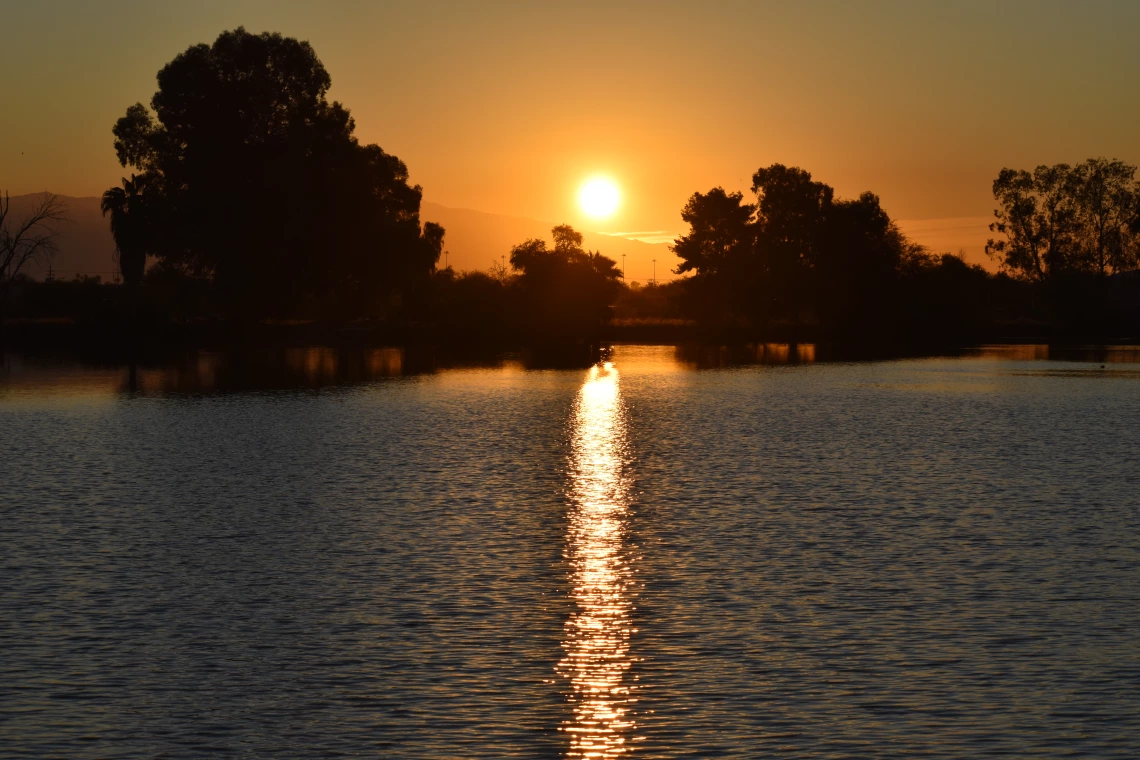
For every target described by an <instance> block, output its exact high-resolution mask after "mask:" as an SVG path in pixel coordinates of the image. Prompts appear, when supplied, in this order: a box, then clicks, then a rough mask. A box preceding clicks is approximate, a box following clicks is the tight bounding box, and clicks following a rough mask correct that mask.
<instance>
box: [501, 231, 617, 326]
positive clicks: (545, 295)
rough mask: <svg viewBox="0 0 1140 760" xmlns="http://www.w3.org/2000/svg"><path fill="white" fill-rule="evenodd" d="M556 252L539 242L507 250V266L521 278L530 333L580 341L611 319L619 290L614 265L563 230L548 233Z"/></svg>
mask: <svg viewBox="0 0 1140 760" xmlns="http://www.w3.org/2000/svg"><path fill="white" fill-rule="evenodd" d="M551 235H552V237H553V238H554V248H553V249H551V248H549V247H548V246H547V245H546V241H544V240H539V239H532V240H527V241H526V242H524V243H521V244H519V245H516V246H515V247H514V248H512V249H511V257H510V262H511V266H512V267H513V268H514V269H516V270H518V271H519V272H520V275H519V278H518V282H517V286H518V288H519V289H520V290H521V293H522V302H523V303H522V305H523V308H524V313H525V314H526V315H527V316H528V318H529V319H530V320H531V324H530V325H529V327H530V328H531V329H532V330H534V331H535V332H537V333H539V334H542V335H582V334H585V333H587V332H589V331H590V330H594V329H596V328H598V327H599V326H600V325H601V324H602V323H603V322H604V321H605V320H607V319H608V318H609V316H610V305H611V304H612V303H613V301H614V299H615V298H616V297H617V294H618V291H619V290H620V289H621V285H620V278H621V270H619V269H618V267H617V262H615V261H614V260H613V259H611V258H608V257H606V256H603V255H602V254H600V253H598V252H596V251H586V250H584V249H583V248H582V235H581V233H579V232H577V231H575V230H574V228H573V227H571V226H569V225H566V224H562V225H559V226H557V227H555V228H554V229H552V230H551Z"/></svg>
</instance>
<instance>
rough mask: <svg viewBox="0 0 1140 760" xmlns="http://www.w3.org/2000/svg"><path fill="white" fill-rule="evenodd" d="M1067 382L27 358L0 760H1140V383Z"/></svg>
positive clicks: (695, 363) (1100, 360) (16, 430)
mask: <svg viewBox="0 0 1140 760" xmlns="http://www.w3.org/2000/svg"><path fill="white" fill-rule="evenodd" d="M1047 356H1048V352H1047V351H1046V350H1045V349H1043V348H1033V347H1027V348H1022V349H1003V350H1000V351H980V352H976V354H974V355H969V356H965V357H961V358H952V359H922V360H907V361H897V362H875V363H859V364H823V363H819V364H799V365H795V364H789V365H785V366H770V365H767V366H766V365H751V366H731V365H732V362H731V361H724V357H725V353H724V352H719V353H718V352H712V353H711V354H710V353H709V352H707V351H706V352H687V351H680V350H675V349H673V348H651V347H646V348H643V347H621V346H619V347H617V348H616V349H615V350H614V351H613V352H612V354H611V355H610V356H609V357H608V358H609V361H610V362H611V364H608V365H601V366H596V367H594V368H592V369H573V370H528V369H525V368H524V366H523V365H521V364H519V363H516V362H511V361H506V362H502V363H498V364H496V365H494V366H490V367H482V368H468V369H462V368H459V369H451V370H437V371H435V372H429V373H427V374H420V375H414V376H407V377H397V376H398V375H400V374H402V373H404V372H405V370H406V362H407V358H406V357H405V356H404V355H403V353H402V352H399V351H394V350H387V351H380V352H372V353H369V354H367V355H363V356H354V357H352V358H351V359H350V360H349V359H345V358H344V357H341V356H339V355H338V354H337V353H336V352H330V351H321V350H314V351H308V352H299V353H295V354H293V355H291V358H290V357H286V358H284V359H282V360H281V361H282V363H281V364H280V367H279V370H280V372H281V373H284V374H283V375H282V377H283V378H284V380H282V382H280V383H278V385H280V386H283V388H282V389H278V390H273V391H263V392H256V391H254V390H243V391H241V392H221V391H224V390H226V389H227V387H231V386H232V384H231V386H227V385H226V383H224V382H222V380H224V378H226V377H247V378H248V377H250V375H249V373H244V374H243V373H240V372H238V373H236V374H233V372H232V368H231V369H226V367H227V366H229V365H227V364H225V363H224V362H222V361H221V360H220V359H219V358H218V357H214V356H212V355H208V354H202V355H199V356H197V357H196V358H194V360H193V361H191V362H189V363H187V362H183V363H182V364H180V365H179V366H178V367H174V368H169V367H168V368H162V367H159V368H152V369H144V370H139V371H137V372H136V373H134V377H133V378H132V377H130V376H129V375H128V371H127V370H125V369H123V368H117V367H108V368H102V369H98V368H95V369H92V368H84V367H80V366H78V365H70V364H52V363H45V362H38V363H37V362H30V361H25V360H20V359H16V358H11V357H9V358H8V359H5V365H4V366H5V369H4V374H3V375H0V486H2V490H0V505H2V509H0V573H2V576H0V755H2V756H4V757H68V758H97V757H98V758H157V757H162V758H189V757H250V758H261V757H283V758H303V757H408V758H505V757H520V758H540V757H559V756H570V757H587V756H590V757H609V756H615V755H620V754H622V753H629V754H631V755H632V756H634V757H638V756H642V757H740V758H756V757H789V758H797V757H805V758H806V757H811V758H846V757H850V758H868V757H889V756H899V757H902V756H906V757H937V758H966V757H973V758H976V757H994V756H1016V757H1119V758H1135V757H1137V756H1140V462H1138V461H1137V460H1138V455H1140V363H1137V362H1140V355H1138V354H1137V353H1136V352H1135V351H1133V352H1128V351H1124V352H1114V353H1110V354H1106V355H1096V356H1093V357H1091V358H1094V359H1095V360H1096V361H1095V362H1093V363H1089V362H1070V361H1048V360H1045V359H1046V357H1047ZM752 358H753V359H756V358H761V359H765V360H769V361H775V362H780V361H787V360H789V359H790V360H793V361H794V360H796V359H797V358H798V359H799V360H800V361H801V362H810V361H811V359H812V358H813V354H812V352H811V351H810V349H809V347H800V349H799V350H798V351H797V350H796V348H795V347H791V349H789V348H788V347H779V346H775V347H768V348H760V349H757V350H755V351H754V352H753V356H752ZM718 364H727V365H730V366H725V367H720V368H715V365H718ZM1102 364H1103V367H1102ZM346 366H348V367H349V368H348V369H345V367H346ZM708 367H713V368H708ZM227 373H230V374H227ZM290 373H292V374H290ZM346 373H347V374H346ZM385 375H388V376H391V377H387V378H385V377H383V376H385ZM370 377H371V378H378V379H372V380H369V379H368V378H370ZM219 378H221V379H219ZM290 378H291V379H290ZM346 378H347V379H346ZM350 381H351V382H350ZM248 385H249V383H247V384H245V386H243V387H246V386H248ZM253 385H256V383H254V384H253ZM290 385H292V386H294V388H293V389H292V390H289V389H287V387H288V386H290ZM300 386H306V387H300ZM132 387H133V388H134V389H135V390H134V391H131V390H129V389H130V388H132ZM265 387H269V386H268V385H267V386H265Z"/></svg>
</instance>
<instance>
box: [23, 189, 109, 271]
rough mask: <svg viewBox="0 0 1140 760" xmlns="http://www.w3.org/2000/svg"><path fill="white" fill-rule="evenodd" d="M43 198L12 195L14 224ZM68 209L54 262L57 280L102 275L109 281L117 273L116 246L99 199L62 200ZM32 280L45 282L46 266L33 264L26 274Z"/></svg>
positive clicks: (68, 198)
mask: <svg viewBox="0 0 1140 760" xmlns="http://www.w3.org/2000/svg"><path fill="white" fill-rule="evenodd" d="M42 197H43V195H42V194H41V193H35V194H32V195H13V196H12V207H11V214H12V218H13V219H14V220H19V219H20V218H21V217H24V216H26V215H27V214H29V213H30V212H31V210H32V209H33V208H34V207H35V206H36V204H38V203H39V201H40V199H41V198H42ZM59 198H60V200H61V201H63V203H64V206H65V208H66V209H67V221H65V222H63V223H61V224H60V225H59V227H58V231H59V237H58V238H57V239H56V243H57V245H58V246H59V253H57V254H56V255H55V257H54V258H53V259H52V261H51V269H52V272H53V273H54V274H55V276H56V277H57V278H61V279H67V280H70V279H72V278H73V277H75V276H76V275H77V274H86V275H95V274H97V275H100V276H101V277H102V278H103V279H104V280H110V279H112V278H113V277H114V275H115V273H116V272H117V271H118V264H117V263H116V262H115V242H114V240H112V239H111V228H110V226H109V223H108V222H107V219H106V218H104V217H103V214H102V212H100V211H99V199H98V198H72V197H69V196H66V195H61V196H59ZM24 271H25V272H26V273H27V274H28V275H29V276H31V277H34V278H36V279H37V280H42V279H43V278H44V276H45V275H47V273H48V266H47V264H44V265H38V264H34V263H33V264H31V265H29V267H28V268H27V269H25V270H24Z"/></svg>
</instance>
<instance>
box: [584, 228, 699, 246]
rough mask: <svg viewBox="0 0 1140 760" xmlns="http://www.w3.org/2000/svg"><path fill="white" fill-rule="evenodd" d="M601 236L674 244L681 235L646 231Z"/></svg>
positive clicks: (607, 233) (666, 231) (602, 233)
mask: <svg viewBox="0 0 1140 760" xmlns="http://www.w3.org/2000/svg"><path fill="white" fill-rule="evenodd" d="M598 234H600V235H606V236H608V237H619V238H625V239H626V240H638V241H640V242H642V243H654V244H656V243H672V242H673V241H674V240H676V239H677V238H678V237H680V235H678V234H677V233H676V232H669V230H646V231H644V232H600V233H598Z"/></svg>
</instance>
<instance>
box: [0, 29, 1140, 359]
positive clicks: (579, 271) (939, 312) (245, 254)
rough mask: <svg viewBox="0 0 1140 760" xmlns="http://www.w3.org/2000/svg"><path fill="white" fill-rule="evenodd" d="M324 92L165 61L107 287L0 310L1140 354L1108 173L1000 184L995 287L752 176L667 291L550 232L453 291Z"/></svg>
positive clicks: (508, 335) (479, 332)
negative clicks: (1027, 342)
mask: <svg viewBox="0 0 1140 760" xmlns="http://www.w3.org/2000/svg"><path fill="white" fill-rule="evenodd" d="M330 84H331V79H330V77H329V75H328V73H327V72H326V71H325V69H324V67H323V65H322V64H321V62H320V60H319V59H318V58H317V56H316V53H315V52H314V51H313V49H312V48H311V47H310V46H309V45H308V43H306V42H300V41H298V40H295V39H291V38H286V37H282V36H281V35H277V34H259V35H254V34H250V33H248V32H246V31H245V30H244V29H241V28H239V29H236V30H234V31H231V32H225V33H223V34H222V35H220V36H219V37H218V38H217V40H216V41H215V42H214V43H213V44H212V45H204V44H203V45H195V46H193V47H191V48H189V49H187V50H186V51H185V52H184V53H182V54H181V55H179V56H177V57H176V58H175V59H174V60H173V61H171V62H170V63H169V64H167V65H166V66H165V67H163V69H162V70H161V71H160V72H159V73H158V91H157V92H156V93H155V95H154V97H153V98H152V100H151V103H150V107H149V108H148V107H147V106H144V105H142V104H135V105H133V106H131V107H129V108H128V109H127V110H126V114H125V115H124V116H123V117H122V118H120V119H119V120H118V121H117V122H116V124H115V125H114V128H113V130H112V131H113V134H114V149H115V151H116V154H117V155H118V158H119V160H120V162H121V163H122V165H123V166H124V167H128V168H130V169H131V170H132V174H131V176H130V177H129V178H124V179H123V181H122V184H121V185H119V186H116V187H113V188H111V189H109V190H108V191H107V192H106V193H105V194H104V195H103V199H102V207H103V210H104V213H105V214H106V215H107V216H108V218H109V224H110V227H111V230H112V233H113V235H114V238H115V241H116V245H117V249H118V253H117V255H118V263H119V268H120V271H121V273H122V278H123V282H124V285H123V286H122V287H118V286H110V285H104V284H99V283H94V282H83V283H42V284H36V283H32V282H31V281H28V280H27V279H26V278H23V279H21V278H20V276H19V266H14V265H13V266H8V265H5V266H2V267H0V309H3V308H4V306H3V304H4V301H5V299H7V300H8V301H9V302H10V303H9V304H8V306H9V307H10V308H8V309H7V311H8V313H9V314H10V315H12V316H17V317H31V318H35V317H45V316H46V317H58V316H66V317H69V318H72V319H77V320H80V319H87V320H96V321H98V320H104V321H108V320H110V321H114V320H113V319H112V318H111V317H110V316H108V315H114V314H118V315H119V317H118V320H119V321H120V322H125V323H128V324H133V325H134V326H135V327H136V328H137V327H138V326H140V325H160V324H164V323H165V324H176V323H191V322H198V323H201V322H203V321H205V322H208V323H210V324H218V325H233V324H250V323H263V322H266V321H272V322H277V323H281V322H289V321H294V322H296V321H306V322H311V321H314V320H315V321H319V322H322V323H324V324H334V325H357V326H359V325H369V324H370V325H382V326H386V329H388V328H392V329H406V330H408V331H411V332H415V333H416V334H421V335H426V336H429V337H433V338H446V339H451V340H454V341H457V342H464V341H468V342H473V343H474V342H486V341H492V342H495V341H498V342H503V341H515V340H530V339H554V340H583V339H585V340H592V339H599V338H601V337H603V336H609V337H622V334H623V333H622V332H621V330H623V329H626V328H629V327H630V326H631V325H632V326H636V325H638V324H641V325H646V324H657V325H674V326H677V325H682V324H684V325H689V326H693V325H696V326H699V327H700V328H701V329H703V330H706V332H707V333H709V334H713V335H716V334H718V332H717V331H720V333H719V334H724V335H732V336H740V337H747V338H757V339H763V338H765V337H766V336H770V335H773V334H775V333H779V334H781V335H784V336H787V335H789V334H791V335H803V336H804V337H810V338H811V339H820V338H822V339H827V338H834V339H835V340H839V341H854V340H859V339H874V340H880V339H882V338H884V337H885V338H897V339H899V340H907V341H923V340H964V339H970V338H971V337H977V336H989V337H993V336H996V335H999V334H1006V335H1018V334H1026V332H1027V331H1029V332H1031V333H1033V332H1035V333H1036V334H1037V335H1038V336H1039V337H1047V336H1049V335H1052V334H1059V333H1066V332H1067V333H1070V334H1076V333H1083V334H1087V335H1090V336H1091V335H1099V336H1107V335H1110V334H1113V335H1124V334H1132V335H1137V334H1140V274H1138V272H1137V264H1138V253H1140V189H1138V187H1137V183H1136V180H1135V172H1136V168H1135V167H1133V166H1129V165H1127V164H1124V163H1122V162H1120V161H1108V160H1105V159H1092V160H1089V161H1086V162H1085V163H1083V164H1080V165H1078V166H1073V167H1071V166H1068V165H1065V164H1058V165H1056V166H1051V167H1046V166H1042V167H1038V168H1037V169H1036V170H1034V171H1032V172H1029V171H1015V170H1011V169H1004V170H1002V172H1001V173H1000V174H999V176H998V178H997V179H996V180H995V182H994V184H993V192H994V197H995V199H996V201H997V205H998V208H997V210H996V211H995V222H994V224H993V225H992V227H991V229H992V230H993V231H994V232H995V239H994V240H991V241H990V243H989V245H988V246H987V252H988V253H989V255H990V256H991V257H993V258H994V259H995V260H996V261H997V262H998V263H999V265H1000V268H1001V271H1000V272H999V273H998V274H996V275H993V274H990V273H989V272H987V271H986V270H984V269H983V268H981V267H979V266H971V265H968V264H967V263H965V262H964V261H963V260H962V259H961V258H959V257H957V256H954V255H950V254H947V253H933V252H931V251H928V250H927V249H925V248H923V247H922V246H920V245H918V244H916V243H915V242H913V241H911V240H909V239H908V238H907V237H906V236H905V235H904V234H903V233H902V232H901V230H900V229H899V228H898V226H897V225H896V224H895V223H894V222H893V221H892V220H891V218H890V217H889V215H888V214H887V213H886V211H885V210H884V209H883V208H882V206H881V204H880V201H879V198H878V197H877V196H876V195H874V194H873V193H870V192H867V193H863V194H862V195H860V196H859V197H857V198H838V197H836V194H835V191H834V189H833V188H831V187H830V186H828V185H827V184H825V183H823V182H820V181H817V180H815V179H813V178H812V175H811V174H810V173H809V172H807V171H804V170H803V169H800V168H796V167H787V166H784V165H781V164H773V165H771V166H768V167H764V168H761V169H759V170H758V171H756V172H755V174H753V176H752V186H751V195H750V196H749V197H747V198H746V197H745V195H744V194H743V193H739V192H728V191H726V190H725V189H723V188H721V187H717V188H713V189H711V190H709V191H708V192H705V193H700V192H698V193H695V194H694V195H693V196H692V197H690V198H689V200H688V202H687V203H686V204H685V207H684V208H683V209H682V211H681V218H682V219H683V220H684V222H685V223H686V224H687V225H688V231H687V233H686V234H684V235H682V236H681V237H679V238H678V239H677V240H676V242H675V244H674V246H673V250H674V251H675V253H676V254H677V256H678V257H679V259H680V265H679V266H678V268H677V270H676V274H679V275H682V278H681V279H680V280H677V281H674V282H672V283H670V284H668V285H664V286H660V287H645V288H634V287H627V286H626V284H625V283H624V282H623V281H622V279H621V274H620V272H619V270H618V268H617V266H616V263H615V262H614V261H613V260H612V259H609V258H607V257H605V256H604V255H602V254H601V253H599V252H591V251H586V250H584V249H583V248H582V236H581V235H580V234H578V233H577V232H575V231H574V230H573V229H572V228H570V227H569V226H565V225H563V226H559V227H555V228H554V229H553V230H552V237H553V239H552V241H551V242H550V243H548V242H547V241H543V240H528V241H524V242H521V243H520V244H519V245H517V246H515V247H514V248H513V249H512V250H511V251H510V263H509V266H507V265H506V264H504V265H502V266H500V267H498V268H496V269H493V270H492V271H490V272H462V273H457V272H454V271H453V270H451V269H450V268H447V269H442V270H441V269H439V268H438V262H439V258H440V253H441V251H442V249H443V243H444V230H443V228H442V227H440V226H439V225H437V224H433V223H431V222H426V223H424V222H422V221H421V220H420V217H419V209H420V199H421V190H420V188H419V187H418V186H413V185H410V184H409V181H408V171H407V167H406V166H405V165H404V164H403V163H402V162H401V161H400V160H399V159H397V158H396V157H395V156H392V155H389V154H387V153H385V152H384V151H383V150H382V149H381V148H380V147H379V146H377V145H362V144H361V143H360V142H359V141H358V140H357V139H356V137H355V136H354V129H355V125H354V123H353V120H352V117H351V115H350V113H349V111H348V110H347V109H346V108H345V107H344V106H342V105H341V104H340V103H337V102H335V101H334V102H330V101H329V100H328V99H327V92H328V89H329V87H330ZM45 204H46V205H44V206H43V207H42V208H41V209H40V213H41V217H39V218H38V220H36V219H33V220H25V221H24V222H23V223H22V224H23V226H21V225H20V224H16V223H15V222H13V221H12V220H11V219H9V218H8V217H7V216H5V215H4V214H5V213H6V211H5V208H6V207H4V206H3V205H0V252H2V251H7V252H8V253H7V254H5V257H4V258H2V259H0V264H5V262H8V261H24V260H30V258H31V257H34V256H39V255H42V254H43V253H45V252H47V251H50V250H51V248H52V235H51V224H52V223H54V222H55V221H58V212H59V209H58V208H57V207H56V206H53V205H52V203H51V199H50V198H49V199H47V200H45ZM32 222H35V223H34V224H33V223H32ZM21 230H24V232H20V231H21ZM13 252H16V253H13ZM17 253H18V255H17ZM504 253H506V252H504ZM9 295H11V298H8V296H9ZM659 334H661V335H662V336H663V337H664V336H665V335H667V334H668V332H667V331H665V332H661V331H659Z"/></svg>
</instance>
